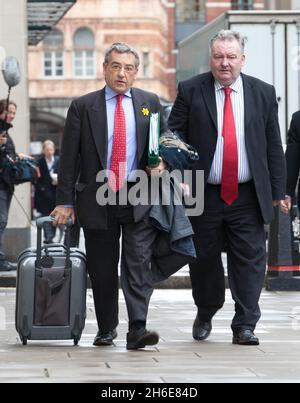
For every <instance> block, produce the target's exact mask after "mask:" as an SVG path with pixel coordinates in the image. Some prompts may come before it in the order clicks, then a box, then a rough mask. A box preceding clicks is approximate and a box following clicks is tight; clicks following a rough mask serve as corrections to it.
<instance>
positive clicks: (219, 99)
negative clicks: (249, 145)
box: [208, 76, 252, 185]
mask: <svg viewBox="0 0 300 403" xmlns="http://www.w3.org/2000/svg"><path fill="white" fill-rule="evenodd" d="M223 88H224V87H223V86H222V85H221V84H220V83H219V82H218V81H215V94H216V103H217V116H218V139H217V145H216V150H215V155H214V159H213V163H212V166H211V169H210V173H209V177H208V183H211V184H213V185H219V184H220V183H221V178H222V165H223V146H224V139H223V136H222V128H223V114H224V102H225V93H224V90H223ZM230 88H231V89H232V92H231V104H232V109H233V115H234V121H235V130H236V140H237V150H238V182H239V183H244V182H248V181H249V180H251V179H252V175H251V171H250V166H249V160H248V156H247V150H246V143H245V119H244V117H245V112H244V90H243V81H242V77H241V76H239V77H238V78H237V79H236V81H235V82H234V83H233V84H231V85H230Z"/></svg>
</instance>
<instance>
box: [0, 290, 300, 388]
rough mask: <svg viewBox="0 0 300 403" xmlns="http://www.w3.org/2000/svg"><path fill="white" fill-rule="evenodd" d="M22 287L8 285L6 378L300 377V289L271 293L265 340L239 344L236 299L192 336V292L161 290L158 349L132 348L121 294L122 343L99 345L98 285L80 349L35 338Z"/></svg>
mask: <svg viewBox="0 0 300 403" xmlns="http://www.w3.org/2000/svg"><path fill="white" fill-rule="evenodd" d="M14 308H15V290H14V289H13V288H1V289H0V382H8V383H15V382H38V383H49V382H59V383H63V382H96V383H114V382H116V383H120V382H128V383H132V382H137V383H143V382H145V383H148V382H155V383H161V384H163V383H166V382H167V383H168V382H171V383H181V382H187V383H190V382H195V383H202V382H214V383H217V382H222V383H223V382H224V383H225V382H226V383H231V382H235V383H236V382H239V383H241V382H243V383H244V382H248V383H258V382H276V383H279V382H280V383H281V382H297V383H298V382H300V293H299V292H298V293H297V292H266V291H264V292H263V294H262V298H261V308H262V318H261V320H260V322H259V324H258V327H257V330H256V334H257V335H258V336H259V338H260V342H261V344H260V345H259V346H255V347H253V346H251V347H249V346H236V345H232V344H231V330H230V321H231V318H232V315H233V302H232V300H231V297H230V293H229V292H228V291H227V294H226V303H225V306H224V308H223V309H222V310H221V311H219V312H218V314H217V315H216V317H215V319H214V321H213V331H212V334H211V336H210V338H209V339H208V340H206V341H204V342H196V341H194V340H193V339H192V337H191V327H192V324H193V320H194V315H195V308H194V305H193V302H192V297H191V291H190V290H179V289H176V290H166V289H159V290H155V291H154V294H153V297H152V300H151V304H150V309H149V322H148V327H149V328H150V329H154V330H157V331H158V332H159V333H160V336H161V339H160V342H159V344H158V345H157V347H155V348H147V349H145V350H139V351H126V349H125V344H126V331H127V319H126V318H127V315H126V310H125V304H124V299H123V296H122V293H120V325H119V327H118V333H119V335H118V338H117V339H116V341H115V346H111V347H94V346H92V341H93V338H94V336H95V333H96V331H97V325H96V321H95V315H94V308H93V300H92V295H91V291H90V290H88V297H87V320H86V327H85V329H84V332H83V335H82V339H81V340H80V342H79V345H78V346H77V347H75V346H73V343H72V341H43V342H41V341H30V340H29V341H28V345H27V346H23V345H22V344H21V342H20V340H19V337H18V335H17V333H16V331H15V328H14Z"/></svg>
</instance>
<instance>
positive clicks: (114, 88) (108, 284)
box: [52, 43, 165, 349]
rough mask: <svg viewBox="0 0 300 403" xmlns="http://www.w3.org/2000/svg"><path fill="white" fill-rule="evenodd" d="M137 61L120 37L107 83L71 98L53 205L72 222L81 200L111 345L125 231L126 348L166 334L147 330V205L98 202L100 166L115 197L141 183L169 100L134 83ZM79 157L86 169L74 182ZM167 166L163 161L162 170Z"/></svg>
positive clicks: (101, 340) (104, 332)
mask: <svg viewBox="0 0 300 403" xmlns="http://www.w3.org/2000/svg"><path fill="white" fill-rule="evenodd" d="M138 66H139V56H138V54H137V52H136V51H135V50H134V49H133V48H131V47H130V46H128V45H126V44H124V43H114V44H113V45H112V46H111V47H110V48H109V49H108V50H107V51H106V54H105V59H104V63H103V71H104V78H105V82H106V86H105V87H104V88H103V89H101V90H100V91H95V92H92V93H90V94H87V95H85V96H83V97H80V98H78V99H76V100H75V101H73V102H72V104H71V106H70V109H69V111H68V116H67V120H66V125H65V130H64V136H63V142H62V148H61V156H60V169H59V173H58V189H57V207H56V208H55V210H54V211H53V212H52V216H53V217H54V218H55V224H57V225H59V224H65V223H66V220H67V219H68V218H69V217H72V218H73V219H74V208H73V207H74V205H75V204H76V213H77V216H78V219H79V222H80V225H81V226H82V227H83V230H84V235H85V243H86V255H87V269H88V272H89V275H90V278H91V282H92V288H93V295H94V303H95V311H96V316H97V322H98V328H99V330H98V333H97V335H96V337H95V340H94V345H96V346H104V345H112V344H113V340H114V339H115V338H116V337H117V332H116V327H117V325H118V262H119V256H120V251H119V249H120V245H119V239H120V235H121V234H122V255H121V286H122V289H123V293H124V297H125V301H126V306H127V311H128V317H129V331H128V333H127V345H126V347H127V349H138V348H143V347H145V346H146V345H155V344H156V343H157V342H158V340H159V336H158V334H157V333H156V332H153V331H148V330H147V329H146V318H147V311H148V305H149V300H150V297H151V294H152V292H153V287H152V284H151V283H150V281H149V279H148V275H149V264H150V257H151V245H152V244H153V241H154V238H155V231H154V228H153V227H152V226H151V225H150V223H149V221H148V220H146V219H145V218H144V217H145V215H143V214H141V210H142V209H139V210H138V209H136V207H134V206H132V205H131V204H130V203H129V202H127V203H126V204H124V205H121V203H118V202H117V203H116V205H111V204H109V205H99V203H97V201H96V193H97V190H98V189H99V186H101V183H97V181H96V176H97V174H98V173H99V171H103V170H109V173H108V175H107V178H108V182H107V183H108V185H109V188H110V190H111V191H112V192H114V194H115V196H116V200H121V194H122V191H123V192H124V189H126V188H127V189H130V186H131V185H132V183H134V182H132V183H131V181H133V179H132V177H133V175H132V174H133V173H134V171H135V170H137V169H142V170H145V169H146V165H147V151H148V132H149V119H150V113H151V112H153V113H156V112H161V111H162V107H161V105H160V102H159V99H158V97H157V96H156V95H155V94H152V93H149V92H146V91H142V90H140V89H137V88H132V86H133V83H134V80H135V78H136V76H137V73H138ZM161 117H162V118H163V115H162V114H161ZM164 130H165V123H164V121H163V120H162V122H161V131H164ZM78 159H79V160H80V172H79V176H78V180H77V183H76V185H75V182H76V179H77V176H76V166H77V164H78ZM164 166H165V165H164V162H163V161H161V162H160V164H159V166H158V167H157V168H156V170H157V171H158V170H161V169H164ZM102 184H103V183H102ZM125 185H126V186H125ZM74 187H75V189H76V202H75V201H74V200H73V194H74V191H73V190H74ZM125 192H127V190H125ZM145 208H147V206H145Z"/></svg>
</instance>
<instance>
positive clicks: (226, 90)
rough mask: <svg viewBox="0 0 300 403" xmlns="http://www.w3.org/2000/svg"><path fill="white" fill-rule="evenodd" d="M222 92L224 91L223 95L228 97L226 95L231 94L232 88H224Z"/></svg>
mask: <svg viewBox="0 0 300 403" xmlns="http://www.w3.org/2000/svg"><path fill="white" fill-rule="evenodd" d="M223 90H224V92H225V95H226V96H228V95H230V94H231V91H232V88H230V87H224V88H223Z"/></svg>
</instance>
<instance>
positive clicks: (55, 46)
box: [43, 29, 64, 78]
mask: <svg viewBox="0 0 300 403" xmlns="http://www.w3.org/2000/svg"><path fill="white" fill-rule="evenodd" d="M43 48H44V76H45V77H55V78H57V77H63V75H64V52H63V48H64V36H63V33H62V32H61V31H59V30H58V29H54V30H53V31H52V32H51V33H50V34H49V35H47V36H46V38H45V39H44V41H43Z"/></svg>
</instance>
